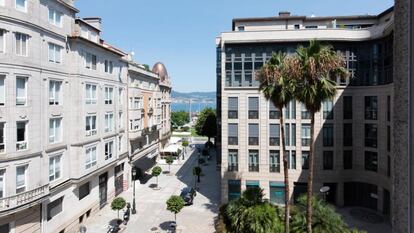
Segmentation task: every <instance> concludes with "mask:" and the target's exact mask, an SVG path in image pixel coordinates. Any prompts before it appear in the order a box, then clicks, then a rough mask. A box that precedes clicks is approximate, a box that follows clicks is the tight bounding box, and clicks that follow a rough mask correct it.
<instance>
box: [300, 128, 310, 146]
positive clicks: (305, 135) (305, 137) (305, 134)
mask: <svg viewBox="0 0 414 233" xmlns="http://www.w3.org/2000/svg"><path fill="white" fill-rule="evenodd" d="M310 144H311V125H310V124H302V146H310Z"/></svg>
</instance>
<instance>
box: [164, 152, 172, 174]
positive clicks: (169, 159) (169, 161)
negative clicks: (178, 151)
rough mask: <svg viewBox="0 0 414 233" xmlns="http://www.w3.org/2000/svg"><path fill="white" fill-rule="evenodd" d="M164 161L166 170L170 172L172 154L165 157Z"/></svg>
mask: <svg viewBox="0 0 414 233" xmlns="http://www.w3.org/2000/svg"><path fill="white" fill-rule="evenodd" d="M165 162H166V163H167V164H168V172H171V164H172V163H174V158H173V156H172V155H168V156H167V157H165Z"/></svg>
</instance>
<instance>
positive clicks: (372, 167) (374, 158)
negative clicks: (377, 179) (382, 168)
mask: <svg viewBox="0 0 414 233" xmlns="http://www.w3.org/2000/svg"><path fill="white" fill-rule="evenodd" d="M365 170H367V171H374V172H377V171H378V155H377V152H372V151H365Z"/></svg>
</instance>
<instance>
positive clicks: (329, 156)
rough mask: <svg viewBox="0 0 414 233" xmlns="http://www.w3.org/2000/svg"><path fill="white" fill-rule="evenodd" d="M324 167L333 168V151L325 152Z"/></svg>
mask: <svg viewBox="0 0 414 233" xmlns="http://www.w3.org/2000/svg"><path fill="white" fill-rule="evenodd" d="M323 169H324V170H332V169H333V151H324V152H323Z"/></svg>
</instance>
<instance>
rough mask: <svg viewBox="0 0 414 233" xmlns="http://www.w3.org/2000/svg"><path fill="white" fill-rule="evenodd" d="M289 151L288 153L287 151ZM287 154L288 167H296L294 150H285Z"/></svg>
mask: <svg viewBox="0 0 414 233" xmlns="http://www.w3.org/2000/svg"><path fill="white" fill-rule="evenodd" d="M289 152H290V153H289ZM285 153H287V155H288V166H289V169H296V151H294V150H292V151H286V152H285Z"/></svg>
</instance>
